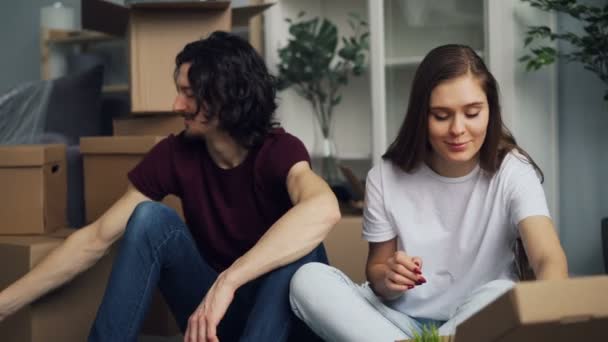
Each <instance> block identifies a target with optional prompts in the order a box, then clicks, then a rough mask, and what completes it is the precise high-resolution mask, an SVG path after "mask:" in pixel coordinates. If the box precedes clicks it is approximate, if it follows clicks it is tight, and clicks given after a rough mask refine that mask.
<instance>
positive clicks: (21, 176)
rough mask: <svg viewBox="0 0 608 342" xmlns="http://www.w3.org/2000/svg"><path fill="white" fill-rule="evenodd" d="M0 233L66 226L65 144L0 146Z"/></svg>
mask: <svg viewBox="0 0 608 342" xmlns="http://www.w3.org/2000/svg"><path fill="white" fill-rule="evenodd" d="M0 189H2V196H0V234H8V235H21V234H44V233H49V232H52V231H54V230H56V229H58V228H60V227H65V226H66V222H67V221H66V220H67V219H66V209H67V176H66V147H65V145H61V144H51V145H14V146H12V145H11V146H0Z"/></svg>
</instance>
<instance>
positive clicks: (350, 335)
mask: <svg viewBox="0 0 608 342" xmlns="http://www.w3.org/2000/svg"><path fill="white" fill-rule="evenodd" d="M513 285H514V283H513V282H512V281H508V280H495V281H492V282H489V283H487V284H485V285H484V286H482V287H480V288H478V289H476V290H475V291H473V293H472V294H471V296H470V297H469V298H467V299H466V300H465V301H464V302H463V303H462V304H461V305H460V306H459V307H458V309H457V310H456V312H455V314H454V315H453V316H452V317H451V318H450V319H449V320H448V321H436V320H431V319H420V318H414V317H410V316H408V315H406V314H404V313H401V312H399V311H396V310H393V309H392V308H390V307H388V306H387V305H385V304H384V303H383V302H382V301H381V300H380V299H379V298H378V297H377V296H376V295H375V294H374V293H373V292H372V290H371V289H370V287H369V285H368V284H367V283H365V284H363V285H357V284H355V283H353V282H352V281H351V280H350V279H349V278H348V276H346V275H345V274H344V273H342V272H341V271H340V270H338V269H336V268H333V267H331V266H327V265H325V264H321V263H309V264H306V265H304V266H302V267H301V268H300V269H299V270H298V271H297V272H296V274H295V275H294V276H293V278H292V279H291V286H290V298H289V300H290V303H291V308H292V310H293V312H294V313H295V314H296V316H298V317H299V318H300V319H301V320H303V321H304V322H305V323H306V324H308V326H309V327H310V328H311V329H312V330H313V331H314V332H315V333H317V335H319V336H320V337H322V338H323V339H324V340H326V341H349V342H350V341H395V340H400V339H407V338H412V337H413V333H414V332H415V331H417V332H420V331H421V330H422V328H423V326H425V325H428V324H433V325H435V326H437V327H439V334H440V335H452V334H454V332H455V331H456V327H457V326H458V324H460V323H462V322H464V321H465V320H466V319H467V318H469V317H471V316H472V315H473V314H475V313H476V312H477V311H479V310H480V309H481V308H483V307H484V306H486V305H487V304H489V303H491V302H492V301H493V300H494V299H496V298H497V297H499V296H500V295H501V294H503V293H504V292H506V291H508V290H509V289H510V288H511V287H513Z"/></svg>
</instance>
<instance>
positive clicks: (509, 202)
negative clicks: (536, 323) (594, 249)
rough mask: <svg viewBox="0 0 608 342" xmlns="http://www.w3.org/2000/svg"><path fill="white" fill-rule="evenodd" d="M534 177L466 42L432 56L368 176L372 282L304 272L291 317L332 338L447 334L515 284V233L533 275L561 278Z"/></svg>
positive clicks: (315, 267) (296, 283)
mask: <svg viewBox="0 0 608 342" xmlns="http://www.w3.org/2000/svg"><path fill="white" fill-rule="evenodd" d="M539 178H540V179H542V173H541V171H540V169H539V168H538V166H537V165H536V164H535V163H534V161H533V160H532V158H530V157H529V156H528V154H527V153H526V152H525V151H523V150H522V149H521V148H520V147H519V146H517V144H516V142H515V139H514V138H513V136H512V135H511V133H510V132H509V131H508V130H507V129H506V128H505V127H504V126H503V122H502V118H501V112H500V105H499V99H498V86H497V84H496V80H495V79H494V77H493V76H492V75H491V74H490V72H489V71H488V69H487V68H486V66H485V65H484V63H483V61H482V60H481V59H480V58H479V56H477V55H476V54H475V52H474V51H473V50H472V49H471V48H469V47H467V46H461V45H445V46H441V47H438V48H436V49H434V50H432V51H431V52H430V53H429V54H428V55H427V56H426V57H425V58H424V60H423V61H422V63H421V64H420V66H419V68H418V70H417V72H416V75H415V78H414V83H413V87H412V93H411V94H410V102H409V108H408V111H407V116H406V119H405V121H404V123H403V125H402V127H401V129H400V131H399V134H398V136H397V139H396V140H395V141H394V142H393V143H392V144H391V146H390V147H389V149H388V151H387V152H386V154H385V155H384V156H383V160H382V162H381V163H379V165H376V166H375V167H374V168H373V169H372V170H371V171H370V172H369V174H368V177H367V185H366V199H365V210H364V223H363V237H364V238H365V239H366V240H368V241H369V255H368V260H367V265H366V273H367V279H368V282H367V283H366V284H364V285H362V286H358V285H356V284H354V283H353V282H352V281H351V280H350V279H348V277H347V276H345V275H344V274H343V273H342V272H340V271H339V270H337V269H334V268H331V267H329V266H326V265H321V264H314V263H313V264H308V265H305V266H304V267H302V268H301V269H300V270H299V271H298V272H297V273H296V275H295V276H294V278H293V279H292V282H291V298H290V300H291V305H292V309H293V310H294V312H295V314H296V315H297V316H298V317H300V318H301V319H302V320H303V321H304V322H306V323H307V324H308V325H309V326H310V327H311V328H312V329H313V330H314V331H315V332H316V333H317V334H319V335H320V336H321V337H323V338H324V339H326V340H331V341H336V340H340V341H394V340H396V339H401V338H408V337H412V335H413V333H414V332H419V331H420V330H421V328H422V327H423V326H424V325H427V324H433V325H435V326H437V327H439V333H440V334H441V335H449V334H453V333H454V332H455V329H456V326H457V325H458V324H459V323H461V322H463V321H464V320H466V319H467V318H468V317H470V316H471V315H472V314H474V313H475V312H477V311H479V309H481V308H482V307H483V306H485V305H486V304H488V303H490V302H492V301H493V300H494V299H495V298H496V297H498V296H499V295H500V294H502V293H504V292H505V291H507V290H508V289H509V288H511V287H512V286H513V284H514V281H516V280H517V276H516V274H515V272H514V267H513V266H514V254H513V246H514V243H515V241H516V239H517V238H519V237H520V238H521V240H522V241H523V243H524V246H525V248H526V251H527V254H528V257H529V260H530V263H531V266H532V268H533V270H534V273H535V275H536V277H537V278H538V279H555V278H565V277H567V263H566V258H565V255H564V252H563V250H562V248H561V246H560V243H559V240H558V238H557V235H556V233H555V229H554V227H553V223H552V221H551V218H550V216H549V211H548V209H547V204H546V200H545V196H544V192H543V189H542V187H541V180H540V179H539Z"/></svg>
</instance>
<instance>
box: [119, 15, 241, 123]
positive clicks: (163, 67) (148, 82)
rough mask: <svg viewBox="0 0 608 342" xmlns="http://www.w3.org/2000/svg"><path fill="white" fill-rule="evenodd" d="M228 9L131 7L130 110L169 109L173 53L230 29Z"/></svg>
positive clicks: (146, 111) (164, 110) (150, 110)
mask: <svg viewBox="0 0 608 342" xmlns="http://www.w3.org/2000/svg"><path fill="white" fill-rule="evenodd" d="M230 22H231V11H230V9H229V8H228V9H226V10H223V11H218V10H192V9H187V10H171V9H163V10H143V9H133V10H131V21H130V23H129V53H130V63H131V64H130V66H131V67H130V76H131V77H130V79H131V107H132V112H133V113H150V112H170V111H171V109H172V105H173V100H174V98H175V95H176V92H175V84H174V80H173V71H174V69H175V56H176V55H177V53H178V52H179V51H181V50H182V49H183V48H184V46H185V45H186V44H187V43H189V42H192V41H194V40H197V39H200V38H202V37H205V36H207V35H209V33H211V32H213V31H216V30H223V31H230V27H231V24H230Z"/></svg>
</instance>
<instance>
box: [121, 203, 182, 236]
mask: <svg viewBox="0 0 608 342" xmlns="http://www.w3.org/2000/svg"><path fill="white" fill-rule="evenodd" d="M175 220H180V218H179V216H178V215H177V213H176V212H175V210H173V209H171V208H169V207H167V206H166V205H164V204H162V203H159V202H153V201H144V202H141V203H139V204H138V205H137V206H136V207H135V209H134V210H133V213H132V214H131V217H130V218H129V221H128V223H127V229H126V231H125V236H124V240H126V241H129V240H133V241H143V238H145V236H144V235H149V234H153V233H154V232H155V231H157V230H162V229H164V228H166V226H167V225H168V224H170V223H171V222H173V221H175Z"/></svg>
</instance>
